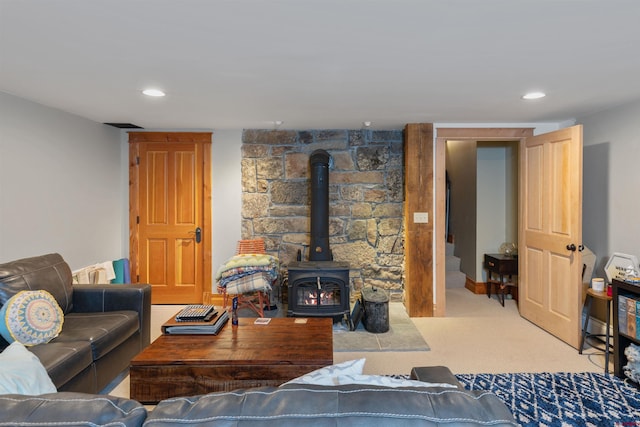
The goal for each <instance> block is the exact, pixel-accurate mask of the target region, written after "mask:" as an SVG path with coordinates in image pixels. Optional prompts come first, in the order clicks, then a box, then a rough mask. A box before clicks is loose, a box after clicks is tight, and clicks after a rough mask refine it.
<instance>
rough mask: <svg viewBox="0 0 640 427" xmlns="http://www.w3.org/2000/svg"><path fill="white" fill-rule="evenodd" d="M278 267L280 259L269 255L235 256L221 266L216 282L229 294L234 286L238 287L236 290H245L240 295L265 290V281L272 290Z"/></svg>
mask: <svg viewBox="0 0 640 427" xmlns="http://www.w3.org/2000/svg"><path fill="white" fill-rule="evenodd" d="M278 265H279V261H278V259H277V258H276V257H274V256H272V255H268V254H240V255H234V256H233V257H231V258H229V259H228V260H227V261H226V262H225V263H224V264H223V265H221V266H220V268H219V269H218V271H217V273H216V281H217V282H218V286H221V287H226V288H227V291H228V292H232V289H231V287H232V286H235V287H236V288H235V290H238V289H245V290H244V291H241V292H238V293H242V292H250V291H252V290H265V289H264V286H263V281H266V282H267V284H268V286H269V289H268V290H270V289H271V283H272V282H273V281H275V280H276V279H277V278H278ZM252 276H255V277H252ZM232 293H235V291H233V292H232Z"/></svg>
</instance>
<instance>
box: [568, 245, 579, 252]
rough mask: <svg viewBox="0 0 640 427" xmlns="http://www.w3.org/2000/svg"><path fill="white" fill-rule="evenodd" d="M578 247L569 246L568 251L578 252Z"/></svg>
mask: <svg viewBox="0 0 640 427" xmlns="http://www.w3.org/2000/svg"><path fill="white" fill-rule="evenodd" d="M576 249H577V248H576V245H574V244H573V243H572V244H570V245H567V250H568V251H571V252H575V251H576Z"/></svg>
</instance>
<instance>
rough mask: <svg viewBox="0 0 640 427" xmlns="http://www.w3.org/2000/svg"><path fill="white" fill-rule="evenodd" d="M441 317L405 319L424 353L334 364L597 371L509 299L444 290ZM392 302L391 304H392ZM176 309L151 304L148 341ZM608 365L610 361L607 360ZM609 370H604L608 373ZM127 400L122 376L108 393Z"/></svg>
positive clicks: (597, 356)
mask: <svg viewBox="0 0 640 427" xmlns="http://www.w3.org/2000/svg"><path fill="white" fill-rule="evenodd" d="M446 297H447V314H446V317H423V318H411V323H413V325H414V326H415V327H416V329H417V330H418V331H419V333H420V335H421V336H422V337H423V339H424V340H425V341H426V342H428V343H429V347H430V350H429V351H381V350H376V351H363V350H354V351H335V352H334V353H333V361H334V363H340V362H344V361H346V360H352V359H359V358H366V359H367V361H366V363H365V367H364V372H365V374H409V373H410V372H411V368H412V367H414V366H437V365H444V366H448V367H449V368H450V369H451V370H452V371H453V372H454V373H456V374H471V373H505V372H603V367H604V356H603V354H602V352H600V351H598V350H595V349H593V348H586V349H585V351H584V352H583V354H578V350H576V349H575V348H573V347H571V346H569V345H567V344H566V343H564V342H562V341H560V340H559V339H557V338H555V337H554V336H552V335H550V334H548V333H547V332H545V331H544V330H542V329H540V328H539V327H537V326H535V325H534V324H532V323H530V322H529V321H527V320H525V319H523V318H522V317H520V313H519V312H518V307H517V304H516V302H515V301H513V300H507V301H505V306H504V307H502V306H501V305H500V303H499V302H498V300H497V299H495V298H491V299H489V298H487V296H486V295H475V294H473V293H471V292H469V291H468V290H467V289H465V288H452V289H447V295H446ZM392 304H393V303H392ZM179 308H181V306H157V305H156V306H153V308H152V312H151V328H152V329H151V334H152V336H151V339H152V340H153V339H155V338H156V337H157V336H158V335H160V325H161V324H162V323H163V322H164V321H166V320H167V319H168V318H169V317H171V316H172V315H173V314H175V313H176V312H177V311H178V309H179ZM611 365H613V357H612V358H611ZM612 369H613V366H611V367H610V372H611V370H612ZM111 394H114V395H116V396H121V397H128V396H129V378H128V377H125V378H124V379H123V380H122V382H121V383H119V384H118V385H117V386H116V387H115V388H114V389H113V390H112V392H111Z"/></svg>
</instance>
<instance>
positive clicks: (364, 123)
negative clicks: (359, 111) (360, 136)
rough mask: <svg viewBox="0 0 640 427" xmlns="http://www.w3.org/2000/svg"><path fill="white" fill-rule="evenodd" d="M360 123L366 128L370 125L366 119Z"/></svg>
mask: <svg viewBox="0 0 640 427" xmlns="http://www.w3.org/2000/svg"><path fill="white" fill-rule="evenodd" d="M362 125H363V126H364V127H366V128H368V127H371V122H369V121H366V122H362Z"/></svg>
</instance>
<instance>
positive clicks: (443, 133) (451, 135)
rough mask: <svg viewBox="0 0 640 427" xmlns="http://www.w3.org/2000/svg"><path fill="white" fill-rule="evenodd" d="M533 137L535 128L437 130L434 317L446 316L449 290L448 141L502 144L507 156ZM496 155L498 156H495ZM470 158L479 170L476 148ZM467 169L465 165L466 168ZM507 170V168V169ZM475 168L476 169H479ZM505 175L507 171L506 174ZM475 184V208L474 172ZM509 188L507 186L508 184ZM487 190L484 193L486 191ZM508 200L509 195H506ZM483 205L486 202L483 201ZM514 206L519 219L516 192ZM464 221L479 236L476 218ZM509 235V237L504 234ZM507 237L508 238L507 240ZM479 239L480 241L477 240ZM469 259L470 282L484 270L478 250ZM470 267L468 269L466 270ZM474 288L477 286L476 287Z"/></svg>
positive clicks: (475, 202)
mask: <svg viewBox="0 0 640 427" xmlns="http://www.w3.org/2000/svg"><path fill="white" fill-rule="evenodd" d="M530 136H533V128H438V129H436V148H435V150H436V159H435V176H436V190H435V197H434V198H435V203H436V221H435V222H436V224H435V227H436V230H435V236H437V238H436V239H435V252H436V266H435V269H436V271H435V283H436V284H435V294H436V295H435V302H436V303H435V312H434V314H435V315H436V316H445V315H446V289H447V287H446V286H447V285H446V282H447V265H446V253H447V241H448V240H449V239H448V234H449V232H448V231H447V230H446V224H447V217H446V205H447V185H446V182H447V179H446V174H447V172H448V170H447V145H448V144H447V142H448V141H462V142H466V143H472V144H474V146H477V145H480V146H483V145H486V146H487V147H492V146H500V145H504V146H505V148H504V150H505V154H504V155H505V156H506V152H507V151H506V150H507V148H506V147H511V146H519V145H520V142H521V141H522V140H524V139H525V138H527V137H530ZM487 153H490V154H491V153H492V152H491V151H488V152H487ZM493 154H495V153H493ZM514 155H515V159H517V158H518V154H517V151H516V153H515V154H514ZM467 156H470V158H469V159H468V160H467V161H470V162H472V164H473V165H475V166H476V168H477V163H478V158H477V148H476V149H474V154H473V156H471V155H469V154H468V153H467ZM515 164H516V165H517V164H518V161H517V160H516V161H515ZM505 165H506V161H505ZM466 167H468V166H465V168H466ZM505 167H506V166H505ZM476 168H474V169H476ZM510 173H511V174H513V173H514V172H513V171H511V172H510ZM515 173H516V174H515V176H513V177H512V179H511V184H513V185H514V186H515V190H516V191H517V188H518V178H517V177H518V172H517V171H516V172H515ZM505 174H506V172H505ZM474 176H475V178H474V184H473V188H474V189H475V190H474V191H473V194H472V196H470V198H471V199H473V204H474V206H475V205H476V204H477V200H478V196H477V195H478V190H477V188H476V183H477V176H476V175H475V173H474ZM505 186H506V183H505ZM483 191H484V190H483ZM453 192H454V190H453V183H452V188H451V193H450V194H451V200H450V205H451V206H450V210H451V212H452V213H453V210H454V206H453V204H454V203H455V202H454V200H453V197H454V195H453ZM460 194H462V197H464V194H465V193H464V192H462V193H460ZM505 197H506V196H505ZM483 203H484V201H483ZM514 203H515V204H516V205H515V206H516V208H515V209H516V218H517V209H518V208H517V203H518V197H517V193H516V195H515V201H514ZM449 221H451V224H450V225H449V229H450V230H451V231H453V227H454V224H453V219H452V218H450V219H449ZM465 221H466V222H467V223H471V224H472V227H473V233H472V235H473V236H476V233H477V227H478V225H477V223H476V220H475V219H474V220H473V221H469V220H466V219H465ZM515 227H516V230H517V229H518V224H517V220H515ZM505 236H506V234H505ZM505 238H506V237H505ZM452 240H453V241H454V244H455V243H456V240H460V238H458V237H457V236H455V235H454V236H453V239H452ZM476 240H477V238H476ZM472 246H473V247H474V248H475V246H476V244H475V243H474V244H473V245H472ZM468 259H469V260H471V261H467V263H468V264H469V265H468V266H467V265H464V267H463V266H462V264H461V268H464V269H465V270H467V271H470V272H472V273H471V275H470V276H469V278H470V279H471V280H473V279H472V278H473V277H475V274H476V273H477V272H478V271H480V273H481V274H482V268H481V263H482V260H476V257H475V249H474V251H473V252H471V253H470V255H469V256H468ZM478 263H480V267H478ZM467 267H468V269H467ZM464 274H465V276H467V274H468V273H464ZM468 282H469V281H467V280H466V279H465V287H469V286H471V284H470V283H468ZM473 286H474V287H475V284H474V285H473Z"/></svg>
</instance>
